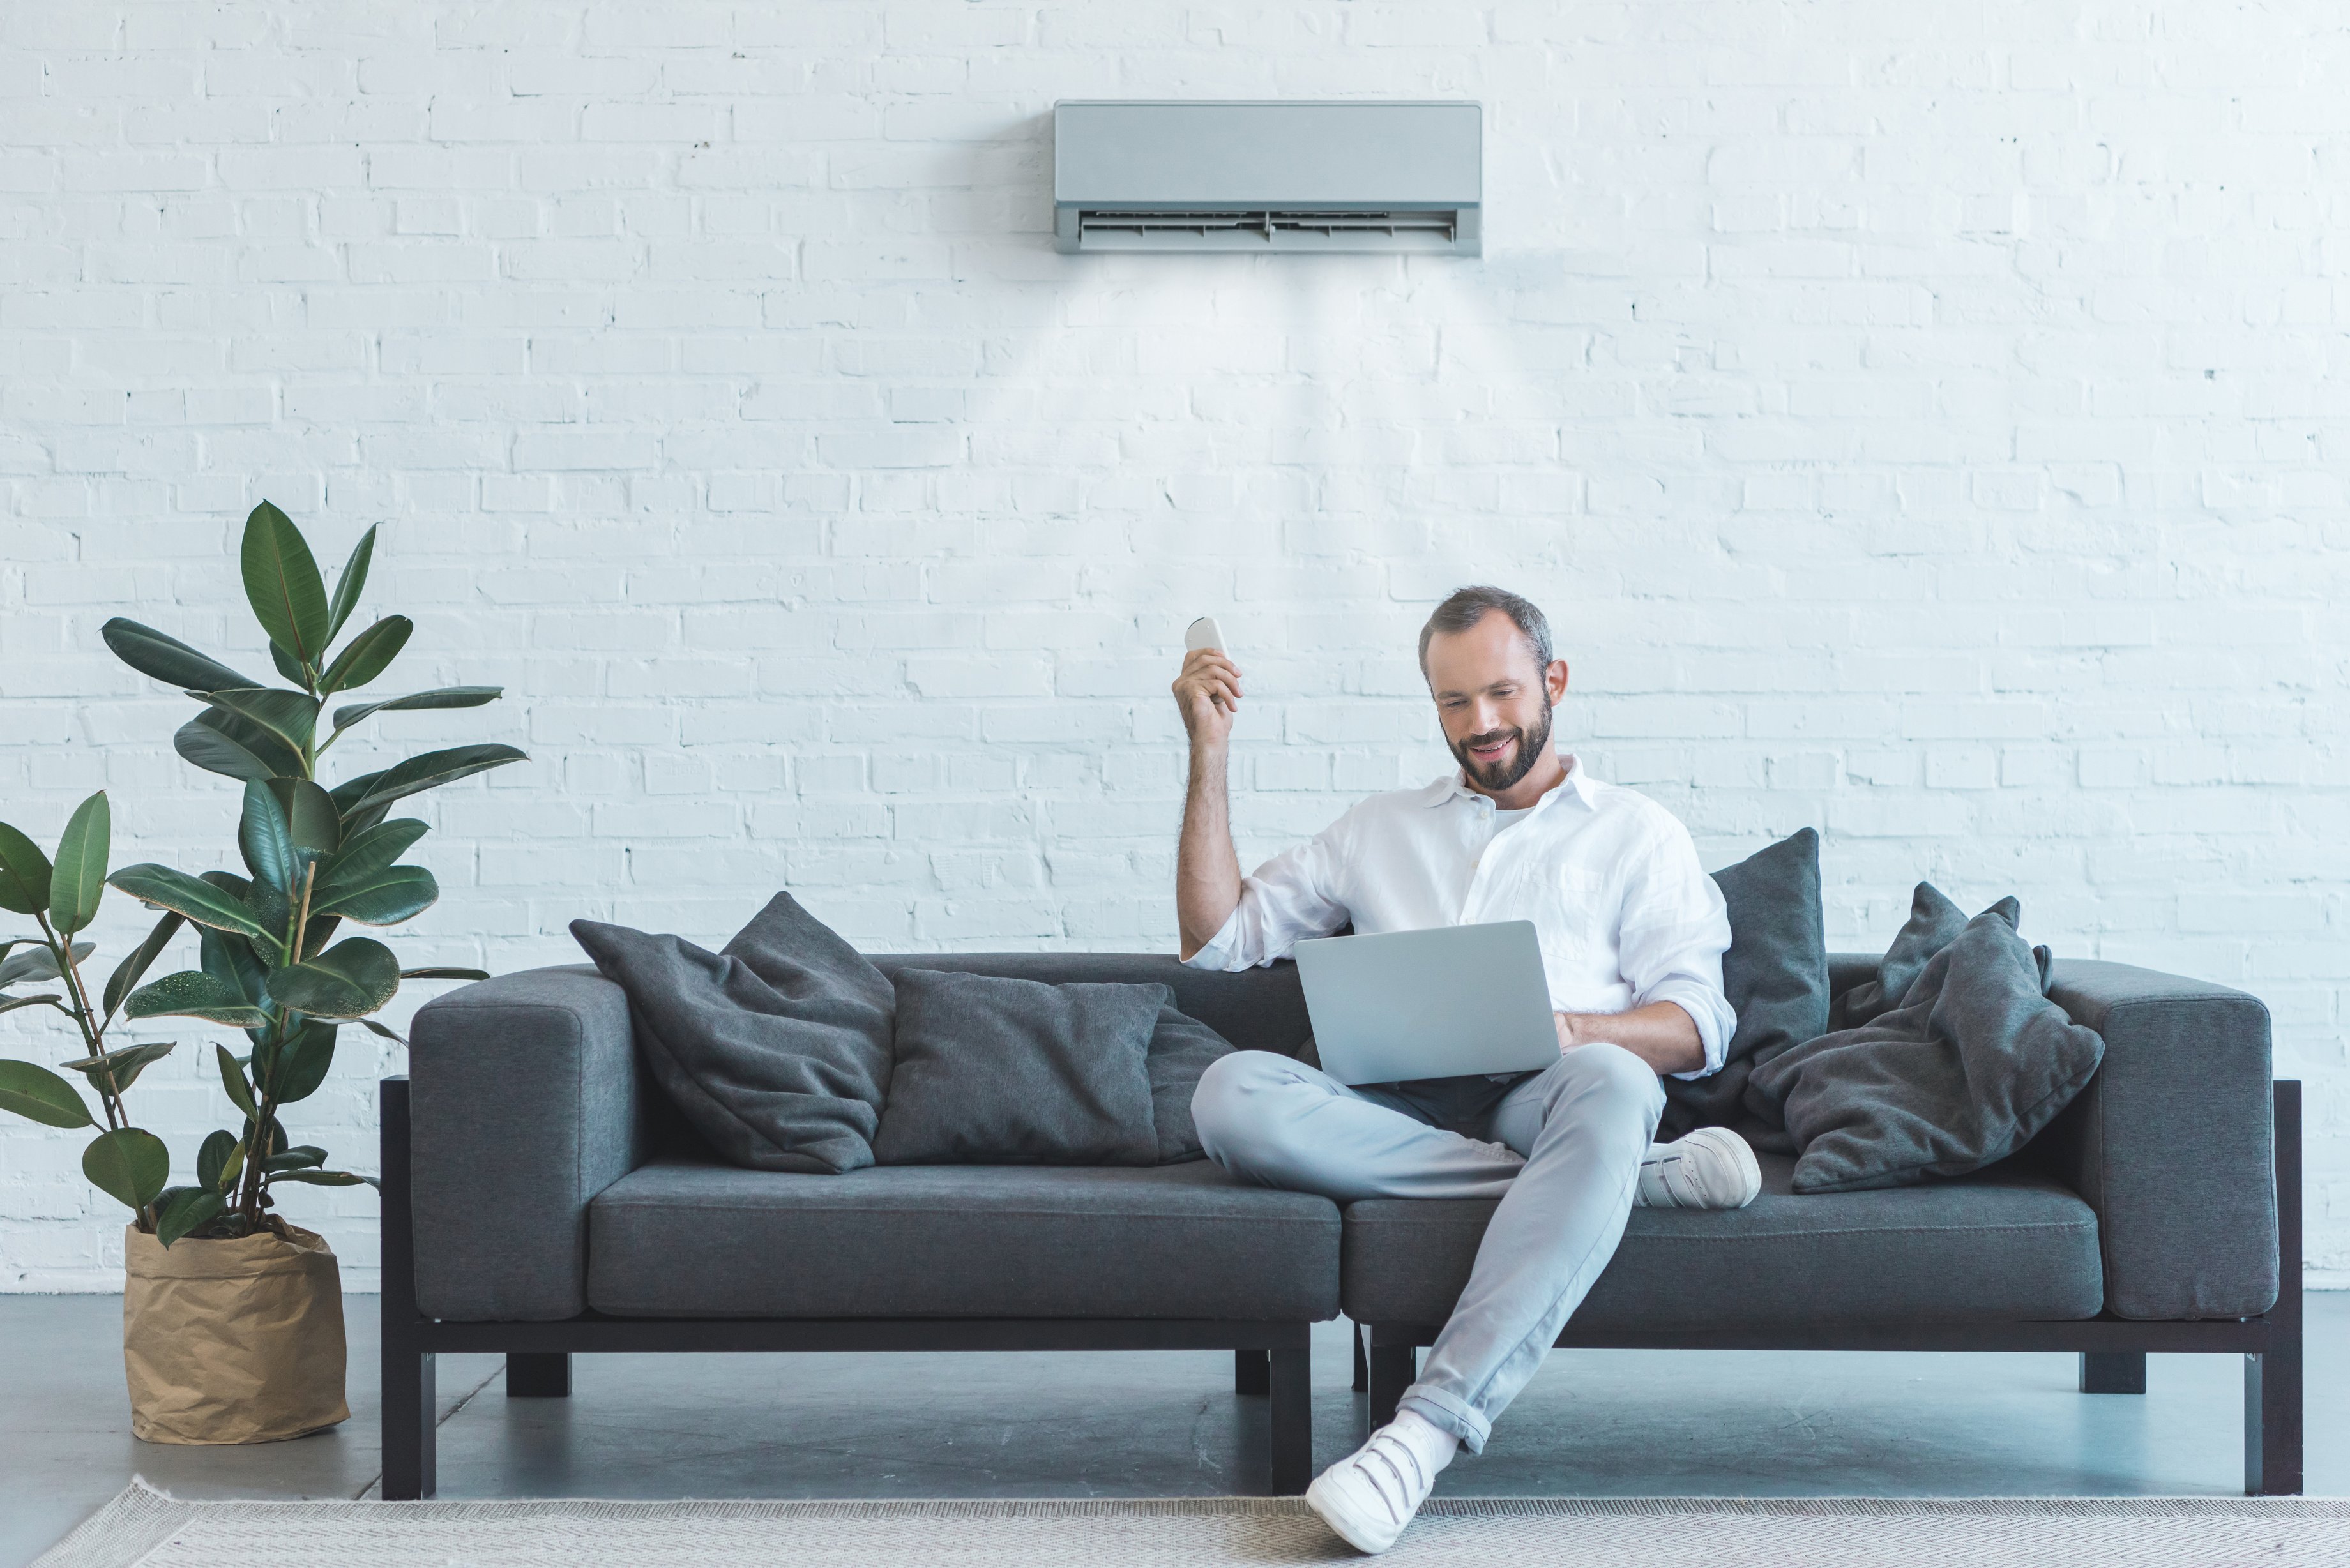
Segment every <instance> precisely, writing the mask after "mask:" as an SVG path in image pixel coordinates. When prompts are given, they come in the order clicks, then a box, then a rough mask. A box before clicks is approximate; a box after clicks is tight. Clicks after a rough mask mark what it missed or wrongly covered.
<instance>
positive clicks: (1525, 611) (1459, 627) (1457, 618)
mask: <svg viewBox="0 0 2350 1568" xmlns="http://www.w3.org/2000/svg"><path fill="white" fill-rule="evenodd" d="M1492 610H1499V611H1501V612H1502V613H1503V615H1505V616H1508V617H1509V618H1510V619H1511V621H1512V622H1513V624H1515V625H1516V627H1517V628H1518V630H1519V632H1520V633H1521V634H1522V635H1523V637H1524V638H1525V639H1526V649H1527V651H1528V652H1530V653H1532V654H1533V655H1534V672H1535V673H1536V674H1537V675H1539V674H1540V673H1541V672H1542V671H1544V670H1548V669H1549V668H1550V661H1551V652H1550V622H1549V621H1548V620H1546V619H1544V618H1543V612H1542V611H1540V610H1538V609H1536V608H1535V607H1534V601H1533V600H1532V599H1529V598H1526V597H1523V596H1521V595H1518V594H1513V593H1512V592H1510V590H1509V589H1507V588H1497V587H1492V586H1491V585H1490V584H1486V583H1473V584H1471V586H1469V587H1465V588H1455V589H1453V590H1452V592H1451V594H1449V595H1448V596H1446V597H1445V600H1444V602H1443V603H1442V604H1440V605H1438V606H1437V607H1436V609H1435V611H1434V613H1432V614H1430V616H1429V618H1428V624H1427V625H1426V626H1424V627H1421V628H1419V672H1420V674H1421V675H1422V676H1425V675H1426V674H1427V673H1428V644H1429V642H1430V639H1432V638H1434V637H1435V636H1436V634H1437V633H1438V632H1443V633H1445V634H1446V635H1447V636H1450V635H1451V634H1453V633H1456V632H1463V631H1467V630H1468V629H1469V628H1471V627H1472V626H1475V625H1476V624H1477V623H1478V622H1479V621H1481V620H1483V619H1484V618H1485V616H1486V614H1487V613H1488V612H1489V611H1492Z"/></svg>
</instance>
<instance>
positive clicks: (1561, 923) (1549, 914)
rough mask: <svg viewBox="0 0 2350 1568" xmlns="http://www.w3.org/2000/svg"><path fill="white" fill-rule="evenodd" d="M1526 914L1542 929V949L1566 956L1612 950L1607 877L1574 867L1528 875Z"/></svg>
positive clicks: (1613, 918) (1613, 915)
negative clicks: (1529, 881) (1529, 878)
mask: <svg viewBox="0 0 2350 1568" xmlns="http://www.w3.org/2000/svg"><path fill="white" fill-rule="evenodd" d="M1531 880H1533V881H1534V884H1535V885H1534V886H1533V887H1529V888H1527V889H1526V891H1527V893H1528V895H1530V897H1529V898H1528V902H1529V904H1531V905H1533V906H1534V908H1530V909H1527V910H1526V914H1527V916H1528V917H1529V918H1530V919H1533V920H1534V925H1535V927H1536V928H1537V929H1539V930H1540V931H1541V932H1542V939H1543V946H1544V949H1545V950H1549V951H1552V952H1555V953H1557V954H1558V955H1559V956H1561V957H1564V958H1567V959H1569V960H1584V959H1588V958H1590V957H1591V956H1592V955H1593V954H1594V953H1596V952H1600V951H1608V952H1612V951H1614V950H1615V946H1616V942H1615V932H1616V912H1615V910H1614V909H1610V908H1608V907H1607V898H1608V888H1607V877H1606V875H1605V874H1604V873H1601V872H1597V871H1586V870H1581V869H1577V868H1564V869H1554V870H1552V871H1551V872H1550V873H1549V874H1548V875H1547V876H1544V877H1538V878H1533V879H1531Z"/></svg>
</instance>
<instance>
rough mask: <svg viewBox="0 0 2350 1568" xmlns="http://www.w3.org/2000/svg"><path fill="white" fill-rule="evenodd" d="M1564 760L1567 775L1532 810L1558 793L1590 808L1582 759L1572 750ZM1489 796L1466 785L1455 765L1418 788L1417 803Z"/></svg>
mask: <svg viewBox="0 0 2350 1568" xmlns="http://www.w3.org/2000/svg"><path fill="white" fill-rule="evenodd" d="M1565 763H1566V777H1565V778H1564V779H1562V780H1561V781H1559V783H1558V784H1557V785H1556V786H1555V787H1554V788H1552V789H1551V790H1550V791H1549V792H1548V793H1546V794H1544V795H1543V796H1542V798H1541V799H1539V800H1537V801H1535V802H1534V807H1533V809H1534V810H1535V811H1540V810H1542V809H1543V807H1544V806H1545V805H1549V804H1550V803H1551V802H1552V801H1554V800H1555V799H1557V798H1558V797H1559V796H1560V795H1563V794H1572V795H1573V796H1574V797H1575V802H1576V804H1578V805H1582V806H1583V807H1584V808H1585V809H1586V810H1588V809H1590V806H1591V775H1590V774H1587V773H1586V772H1585V771H1584V768H1583V762H1582V759H1581V758H1579V757H1577V756H1576V755H1575V753H1573V752H1569V753H1567V754H1566V757H1565ZM1491 798H1492V796H1490V795H1482V794H1478V793H1477V792H1476V791H1475V790H1473V789H1471V788H1470V787H1469V779H1468V775H1467V774H1463V773H1462V772H1461V770H1460V769H1459V768H1455V769H1453V770H1452V772H1451V774H1448V775H1447V776H1445V777H1443V778H1440V779H1438V780H1437V781H1436V782H1435V783H1433V784H1430V785H1429V786H1428V788H1426V789H1425V790H1423V791H1421V792H1420V800H1419V804H1420V805H1429V806H1434V805H1444V804H1445V803H1446V802H1447V801H1453V800H1490V799H1491Z"/></svg>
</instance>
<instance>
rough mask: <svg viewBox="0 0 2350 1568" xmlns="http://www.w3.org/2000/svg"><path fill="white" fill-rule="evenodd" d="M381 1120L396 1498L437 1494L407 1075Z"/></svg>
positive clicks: (387, 1438)
mask: <svg viewBox="0 0 2350 1568" xmlns="http://www.w3.org/2000/svg"><path fill="white" fill-rule="evenodd" d="M381 1088H382V1099H381V1102H380V1106H378V1112H379V1115H380V1116H381V1118H382V1136H383V1143H382V1150H381V1154H382V1160H383V1165H382V1170H383V1241H382V1264H383V1297H382V1301H383V1307H382V1312H383V1319H382V1334H381V1335H380V1341H379V1343H380V1347H381V1350H382V1360H383V1428H382V1431H383V1495H384V1496H385V1497H386V1498H387V1499H389V1500H390V1501H394V1502H412V1501H415V1500H417V1499H418V1498H425V1497H431V1496H432V1492H433V1489H434V1487H435V1485H436V1477H435V1476H434V1474H433V1472H434V1470H435V1469H436V1468H437V1467H436V1465H435V1463H434V1459H435V1455H434V1452H433V1439H434V1438H435V1436H436V1431H435V1426H434V1421H433V1417H434V1416H435V1415H436V1414H437V1413H438V1412H437V1406H438V1404H439V1400H438V1397H437V1390H436V1389H435V1387H434V1384H435V1382H436V1379H435V1376H434V1371H435V1368H434V1366H433V1362H432V1352H431V1351H429V1350H426V1349H424V1348H423V1347H422V1345H421V1344H420V1342H419V1335H418V1333H417V1329H418V1326H419V1324H418V1319H417V1315H416V1251H415V1242H414V1235H415V1233H414V1231H412V1230H411V1228H410V1225H411V1220H410V1212H409V1199H408V1080H407V1079H405V1078H386V1079H385V1080H384V1081H383V1083H382V1085H381Z"/></svg>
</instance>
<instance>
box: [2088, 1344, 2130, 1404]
mask: <svg viewBox="0 0 2350 1568" xmlns="http://www.w3.org/2000/svg"><path fill="white" fill-rule="evenodd" d="M2081 1392H2082V1393H2084V1394H2143V1393H2145V1392H2146V1353H2145V1352H2144V1351H2142V1350H2087V1351H2083V1352H2082V1353H2081Z"/></svg>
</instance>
